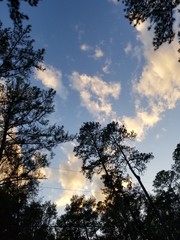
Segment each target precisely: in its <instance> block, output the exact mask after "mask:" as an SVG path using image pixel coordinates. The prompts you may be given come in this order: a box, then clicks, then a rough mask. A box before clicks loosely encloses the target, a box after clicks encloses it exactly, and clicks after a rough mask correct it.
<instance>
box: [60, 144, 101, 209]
mask: <svg viewBox="0 0 180 240" xmlns="http://www.w3.org/2000/svg"><path fill="white" fill-rule="evenodd" d="M74 147H75V143H74V142H69V143H65V144H63V145H62V147H61V150H62V151H63V153H64V155H65V156H66V158H67V159H66V161H65V162H64V163H62V164H61V165H60V170H59V183H60V184H61V186H62V188H63V189H64V192H63V194H62V195H61V196H60V198H59V199H57V200H56V204H57V207H62V206H65V205H66V204H68V203H70V199H71V197H72V195H75V194H76V195H81V194H83V193H86V195H89V196H90V195H94V196H95V197H96V198H98V199H100V198H102V194H101V190H100V187H101V183H100V182H99V181H98V180H97V177H96V178H95V181H93V183H91V182H90V181H89V180H87V179H86V178H85V177H84V175H83V174H82V173H81V172H80V171H81V165H82V161H81V160H80V159H78V158H77V157H75V156H74V153H73V149H74Z"/></svg>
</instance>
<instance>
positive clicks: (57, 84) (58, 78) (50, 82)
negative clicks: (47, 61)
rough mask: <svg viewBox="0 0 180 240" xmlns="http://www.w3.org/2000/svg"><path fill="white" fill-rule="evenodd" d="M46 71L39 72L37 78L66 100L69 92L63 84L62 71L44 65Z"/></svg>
mask: <svg viewBox="0 0 180 240" xmlns="http://www.w3.org/2000/svg"><path fill="white" fill-rule="evenodd" d="M43 67H44V68H45V70H44V71H40V70H37V71H36V72H35V77H36V78H37V79H38V80H40V81H42V83H43V84H44V85H45V86H46V87H49V88H53V89H54V90H56V91H57V94H58V95H59V96H60V97H61V98H63V99H65V98H66V96H67V90H66V89H65V87H64V85H63V82H62V73H61V71H60V70H58V69H56V68H54V67H53V66H50V65H44V66H43Z"/></svg>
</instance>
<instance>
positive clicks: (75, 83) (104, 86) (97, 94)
mask: <svg viewBox="0 0 180 240" xmlns="http://www.w3.org/2000/svg"><path fill="white" fill-rule="evenodd" d="M71 84H72V88H74V89H75V90H77V91H78V92H79V94H80V97H81V102H82V105H83V106H85V107H86V108H87V110H88V111H89V112H90V113H91V114H92V115H93V116H94V117H95V118H96V119H97V120H98V121H104V120H106V119H107V118H109V117H114V115H115V113H114V111H113V110H112V104H111V102H110V99H111V98H114V99H118V98H119V94H120V90H121V85H120V83H107V82H105V81H103V80H102V79H101V78H99V77H97V76H88V75H86V74H79V73H78V72H73V73H72V75H71Z"/></svg>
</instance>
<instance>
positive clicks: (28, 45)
mask: <svg viewBox="0 0 180 240" xmlns="http://www.w3.org/2000/svg"><path fill="white" fill-rule="evenodd" d="M30 32H31V27H30V26H27V27H25V28H23V27H19V26H15V27H14V28H12V29H10V28H3V25H2V23H1V22H0V44H1V49H0V78H1V79H2V78H3V79H7V78H8V79H9V80H11V81H13V80H14V79H16V78H17V77H19V78H26V79H27V78H29V77H30V76H31V75H32V73H33V72H34V70H35V69H40V70H43V68H42V66H41V62H42V61H43V57H44V49H38V50H35V49H34V47H33V44H34V40H32V39H31V37H30Z"/></svg>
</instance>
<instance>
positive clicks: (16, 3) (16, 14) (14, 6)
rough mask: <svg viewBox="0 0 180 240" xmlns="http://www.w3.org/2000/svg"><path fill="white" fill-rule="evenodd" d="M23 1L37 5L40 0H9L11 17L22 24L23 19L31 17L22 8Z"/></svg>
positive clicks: (0, 0)
mask: <svg viewBox="0 0 180 240" xmlns="http://www.w3.org/2000/svg"><path fill="white" fill-rule="evenodd" d="M0 2H3V0H0ZM22 2H24V3H28V4H29V5H30V6H31V7H34V6H35V7H36V6H37V5H38V3H39V0H13V1H12V0H7V6H8V8H9V15H10V18H11V19H12V20H13V22H14V24H16V25H22V20H24V19H26V20H27V19H29V17H28V16H27V15H26V14H24V13H23V12H21V10H20V7H21V4H22Z"/></svg>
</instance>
